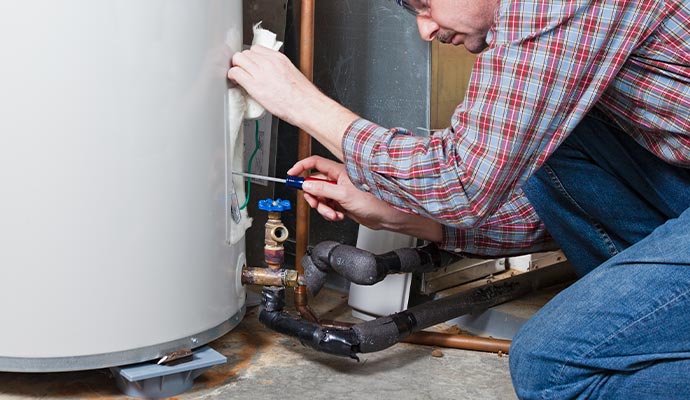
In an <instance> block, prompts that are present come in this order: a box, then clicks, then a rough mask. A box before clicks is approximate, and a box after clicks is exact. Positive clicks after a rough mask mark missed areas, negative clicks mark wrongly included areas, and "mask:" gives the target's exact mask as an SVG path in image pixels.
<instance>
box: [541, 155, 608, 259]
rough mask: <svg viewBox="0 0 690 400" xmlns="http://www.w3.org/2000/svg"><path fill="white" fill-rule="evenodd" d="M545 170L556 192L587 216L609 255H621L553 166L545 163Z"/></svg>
mask: <svg viewBox="0 0 690 400" xmlns="http://www.w3.org/2000/svg"><path fill="white" fill-rule="evenodd" d="M543 169H544V171H546V173H547V174H548V176H549V179H550V180H551V183H552V184H553V185H554V187H555V188H556V190H558V191H559V192H560V193H561V194H562V195H563V196H564V197H566V198H567V199H568V200H569V201H570V202H571V203H572V204H573V205H574V206H575V207H577V209H578V210H579V211H580V212H582V214H583V215H586V216H587V219H588V220H589V222H590V223H591V224H592V225H593V226H594V229H595V230H596V231H597V234H599V238H600V239H601V241H602V242H603V243H604V245H605V246H606V248H607V249H608V253H609V255H610V256H612V257H613V256H615V255H617V254H618V253H620V250H619V249H618V247H616V244H615V243H614V242H613V240H612V239H611V237H610V236H609V235H608V233H606V230H605V229H604V228H603V227H602V226H601V225H600V224H599V223H598V222H596V221H595V220H594V219H593V218H592V217H591V216H590V215H589V214H588V213H587V212H586V211H585V210H584V209H583V208H582V207H580V204H578V202H577V201H576V200H575V199H574V198H573V197H572V196H571V195H570V193H568V190H567V189H566V188H565V186H563V183H562V182H561V180H560V179H559V178H558V175H556V173H555V172H554V171H553V169H552V168H551V166H550V165H549V164H548V163H545V164H544V166H543Z"/></svg>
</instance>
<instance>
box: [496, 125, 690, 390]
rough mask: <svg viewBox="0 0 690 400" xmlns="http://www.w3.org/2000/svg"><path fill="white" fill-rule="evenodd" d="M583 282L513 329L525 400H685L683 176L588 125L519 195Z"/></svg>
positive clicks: (687, 220) (687, 200) (686, 179)
mask: <svg viewBox="0 0 690 400" xmlns="http://www.w3.org/2000/svg"><path fill="white" fill-rule="evenodd" d="M524 191H525V193H526V194H527V197H528V198H529V199H530V201H531V202H532V204H533V205H534V207H535V209H536V210H537V213H538V214H539V216H540V217H541V218H542V220H543V221H544V223H545V224H546V226H547V228H548V229H549V232H550V233H551V234H552V236H553V237H554V239H555V240H556V242H558V243H559V244H560V246H561V248H562V249H563V251H564V252H565V253H566V255H567V256H568V259H569V260H570V261H571V263H572V264H573V266H574V268H575V270H576V272H577V273H578V274H579V275H580V276H581V278H580V279H579V280H578V281H577V282H575V283H574V284H573V285H572V286H570V287H569V288H567V289H566V290H564V291H563V292H561V293H560V294H559V295H558V296H556V297H555V298H554V299H552V300H551V301H550V302H549V303H548V304H547V305H546V306H544V307H543V308H542V309H541V310H540V311H539V312H538V313H537V314H536V315H535V316H534V317H533V318H531V319H530V320H529V321H528V322H527V323H526V324H525V325H524V326H523V327H522V329H521V330H520V331H519V332H518V334H517V335H516V336H515V338H514V340H513V344H512V346H511V349H510V369H511V376H512V379H513V385H514V387H515V390H516V392H517V394H518V396H519V397H520V398H524V399H530V398H535V399H571V398H587V399H590V398H602V399H648V398H655V399H690V209H689V207H690V170H688V169H684V168H680V167H675V166H671V165H669V164H667V163H665V162H663V161H661V160H660V159H659V158H658V157H656V156H654V155H653V154H651V153H650V152H648V151H647V150H645V149H644V148H643V147H642V146H640V145H639V144H637V143H636V142H635V141H634V140H632V139H631V138H630V137H629V136H628V135H626V134H625V133H623V132H621V131H619V130H618V129H617V128H615V127H613V126H611V125H608V124H606V123H604V122H602V121H601V120H599V119H596V118H594V117H587V118H586V119H585V120H584V121H583V122H582V123H580V125H579V126H578V127H577V128H576V129H575V131H574V132H573V133H572V134H571V135H570V136H569V137H568V139H567V140H566V141H565V142H564V143H563V145H562V146H561V147H559V149H558V150H557V151H556V152H555V153H554V154H553V156H552V157H551V158H549V160H548V161H547V162H546V164H545V165H544V166H543V167H542V168H541V169H540V170H539V171H538V172H537V173H536V174H535V175H534V176H533V177H532V178H530V180H529V181H528V182H527V184H526V185H525V187H524Z"/></svg>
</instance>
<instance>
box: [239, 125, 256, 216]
mask: <svg viewBox="0 0 690 400" xmlns="http://www.w3.org/2000/svg"><path fill="white" fill-rule="evenodd" d="M254 143H256V144H255V146H254V152H253V153H252V156H251V157H249V163H248V164H247V173H248V174H251V173H252V164H253V163H254V156H256V153H258V152H259V120H258V119H257V120H256V130H255V131H254ZM251 192H252V178H249V177H247V196H246V197H245V199H244V204H242V205H241V206H240V210H244V209H245V208H247V204H249V195H250V194H251Z"/></svg>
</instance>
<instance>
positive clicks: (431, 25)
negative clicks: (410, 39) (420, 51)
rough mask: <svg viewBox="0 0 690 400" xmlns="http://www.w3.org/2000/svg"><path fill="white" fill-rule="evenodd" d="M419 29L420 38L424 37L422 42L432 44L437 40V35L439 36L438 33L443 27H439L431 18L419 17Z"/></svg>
mask: <svg viewBox="0 0 690 400" xmlns="http://www.w3.org/2000/svg"><path fill="white" fill-rule="evenodd" d="M417 29H419V36H421V37H422V40H426V41H427V42H431V41H432V40H434V39H436V35H438V31H439V30H440V29H441V27H440V26H438V24H437V23H436V22H434V20H432V19H431V18H430V17H429V16H426V15H418V16H417Z"/></svg>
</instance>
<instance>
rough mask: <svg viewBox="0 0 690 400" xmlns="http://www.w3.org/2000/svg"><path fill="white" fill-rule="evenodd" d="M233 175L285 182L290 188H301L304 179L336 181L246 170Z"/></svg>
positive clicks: (325, 180)
mask: <svg viewBox="0 0 690 400" xmlns="http://www.w3.org/2000/svg"><path fill="white" fill-rule="evenodd" d="M232 173H233V174H234V175H240V176H244V177H247V178H254V179H263V180H266V181H271V182H278V183H283V184H285V187H289V188H291V189H300V190H301V189H302V184H303V183H304V182H305V181H313V182H326V183H332V184H336V183H337V182H335V181H331V180H328V179H322V178H314V177H311V176H310V177H307V178H304V177H301V176H290V175H288V176H287V178H286V179H281V178H273V177H271V176H263V175H256V174H248V173H246V172H235V171H233V172H232Z"/></svg>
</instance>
